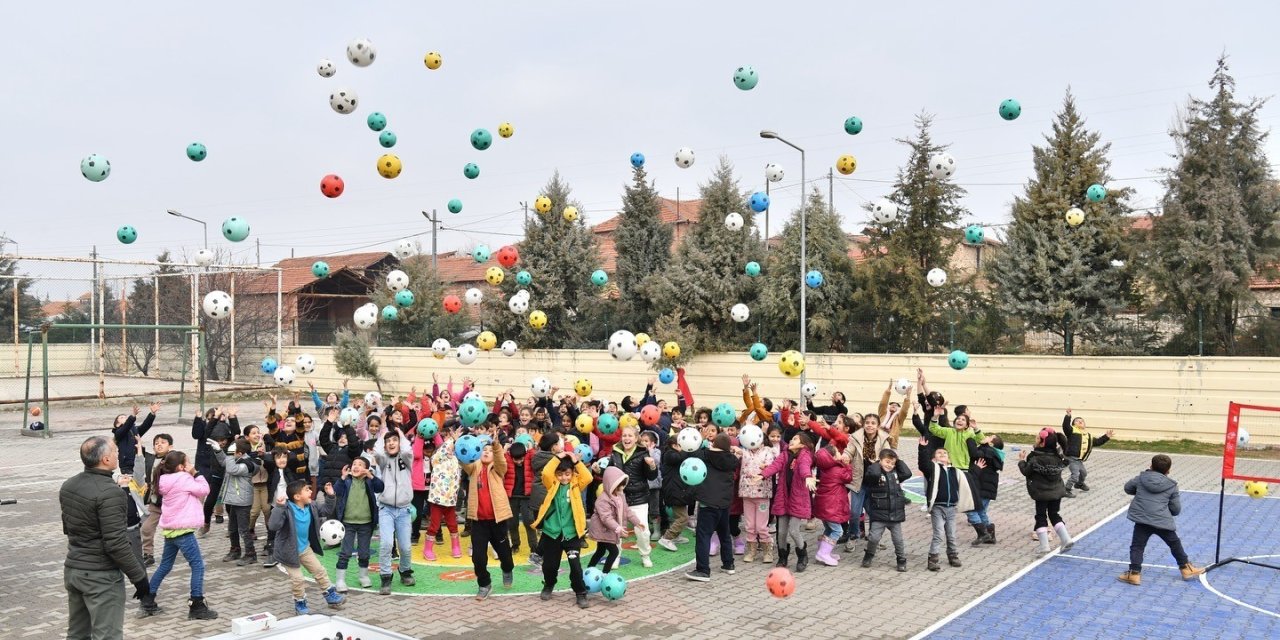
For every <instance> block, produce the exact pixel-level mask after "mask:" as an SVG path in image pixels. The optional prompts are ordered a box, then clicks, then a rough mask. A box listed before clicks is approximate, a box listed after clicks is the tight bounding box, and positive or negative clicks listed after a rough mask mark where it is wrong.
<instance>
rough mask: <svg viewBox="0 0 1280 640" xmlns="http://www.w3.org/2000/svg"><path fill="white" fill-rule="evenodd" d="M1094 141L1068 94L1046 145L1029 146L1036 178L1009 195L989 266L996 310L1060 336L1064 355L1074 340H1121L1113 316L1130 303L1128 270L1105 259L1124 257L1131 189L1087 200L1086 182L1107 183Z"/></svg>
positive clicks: (1103, 156) (1100, 148)
mask: <svg viewBox="0 0 1280 640" xmlns="http://www.w3.org/2000/svg"><path fill="white" fill-rule="evenodd" d="M1099 140H1100V136H1099V135H1098V133H1096V132H1093V131H1089V130H1088V129H1086V128H1085V126H1084V119H1083V118H1081V116H1080V113H1079V111H1077V110H1076V104H1075V98H1074V97H1072V95H1071V92H1070V91H1067V94H1066V97H1065V98H1063V101H1062V110H1061V111H1059V112H1058V114H1057V116H1056V117H1055V119H1054V122H1053V128H1052V132H1051V133H1049V134H1048V135H1046V136H1045V142H1046V143H1047V144H1045V145H1044V146H1035V147H1032V151H1031V153H1032V161H1033V164H1034V168H1035V176H1034V177H1032V178H1031V180H1030V181H1028V182H1027V186H1026V189H1025V191H1024V192H1023V195H1021V196H1019V197H1016V198H1014V201H1013V210H1012V216H1013V221H1012V223H1010V225H1009V227H1008V237H1007V239H1006V243H1005V246H1004V248H1003V249H1002V250H1001V251H1000V253H998V254H997V256H996V259H995V260H994V262H993V263H992V264H991V278H992V281H993V282H994V284H995V285H996V300H997V302H998V304H999V307H1000V309H1001V310H1002V311H1004V312H1005V313H1007V314H1010V315H1012V316H1017V317H1019V318H1021V319H1022V320H1023V321H1025V322H1026V323H1027V324H1028V326H1029V328H1030V329H1032V330H1035V331H1047V332H1050V333H1053V334H1055V335H1057V336H1059V337H1061V338H1062V345H1063V353H1064V354H1065V355H1072V354H1073V353H1074V348H1075V339H1076V338H1077V337H1080V338H1083V339H1085V340H1089V341H1094V342H1111V341H1114V340H1115V339H1116V338H1117V337H1119V334H1120V333H1121V331H1122V329H1123V328H1124V326H1123V325H1122V324H1121V323H1118V322H1116V321H1115V315H1116V313H1118V312H1120V311H1122V310H1123V309H1124V308H1125V306H1126V304H1127V303H1128V301H1129V300H1128V293H1129V289H1130V287H1129V277H1128V275H1127V274H1128V270H1127V269H1120V268H1115V267H1112V266H1111V261H1112V260H1127V255H1128V251H1127V250H1126V248H1125V247H1126V243H1125V233H1126V231H1127V226H1128V219H1127V215H1128V213H1129V211H1130V208H1129V206H1128V204H1127V203H1126V202H1125V199H1126V198H1127V197H1128V195H1129V193H1130V191H1131V190H1130V189H1128V188H1125V189H1118V190H1112V191H1110V193H1108V195H1107V198H1106V199H1105V200H1103V201H1102V202H1097V203H1094V202H1089V200H1088V199H1087V198H1086V197H1085V191H1086V190H1087V189H1088V188H1089V186H1090V185H1092V184H1102V185H1106V184H1107V183H1108V182H1109V181H1110V175H1109V174H1108V173H1107V170H1108V168H1109V167H1110V164H1111V163H1110V161H1108V160H1107V151H1108V150H1109V149H1110V148H1111V145H1110V144H1100V143H1099ZM1072 207H1079V208H1080V209H1082V210H1083V211H1084V213H1085V218H1084V222H1083V223H1081V224H1080V225H1078V226H1074V227H1073V226H1071V225H1069V224H1067V222H1066V212H1067V211H1068V210H1069V209H1071V208H1072Z"/></svg>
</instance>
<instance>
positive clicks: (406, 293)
mask: <svg viewBox="0 0 1280 640" xmlns="http://www.w3.org/2000/svg"><path fill="white" fill-rule="evenodd" d="M396 304H398V305H400V306H402V307H408V306H412V305H413V292H412V291H410V290H408V289H401V290H399V291H397V292H396Z"/></svg>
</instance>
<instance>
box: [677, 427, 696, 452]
mask: <svg viewBox="0 0 1280 640" xmlns="http://www.w3.org/2000/svg"><path fill="white" fill-rule="evenodd" d="M676 444H677V445H679V447H680V450H681V451H684V452H686V453H693V452H694V451H697V450H698V449H700V448H702V434H701V433H698V430H697V429H694V428H693V427H685V428H683V429H681V430H680V433H677V434H676Z"/></svg>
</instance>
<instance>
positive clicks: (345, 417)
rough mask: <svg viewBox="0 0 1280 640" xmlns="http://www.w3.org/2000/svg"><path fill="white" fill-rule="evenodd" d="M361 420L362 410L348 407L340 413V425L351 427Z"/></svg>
mask: <svg viewBox="0 0 1280 640" xmlns="http://www.w3.org/2000/svg"><path fill="white" fill-rule="evenodd" d="M359 419H360V410H359V409H357V408H355V407H347V408H345V409H343V410H342V411H341V412H339V413H338V424H340V425H342V426H344V427H349V426H351V425H353V424H355V422H356V420H359Z"/></svg>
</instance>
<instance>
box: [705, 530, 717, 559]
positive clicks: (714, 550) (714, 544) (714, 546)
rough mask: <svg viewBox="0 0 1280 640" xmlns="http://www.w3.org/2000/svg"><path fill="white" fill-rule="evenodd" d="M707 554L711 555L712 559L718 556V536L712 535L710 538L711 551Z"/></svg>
mask: <svg viewBox="0 0 1280 640" xmlns="http://www.w3.org/2000/svg"><path fill="white" fill-rule="evenodd" d="M708 553H709V554H710V555H711V557H713V558H714V557H716V555H718V554H719V553H720V536H718V535H714V534H712V536H711V551H709V552H708Z"/></svg>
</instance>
